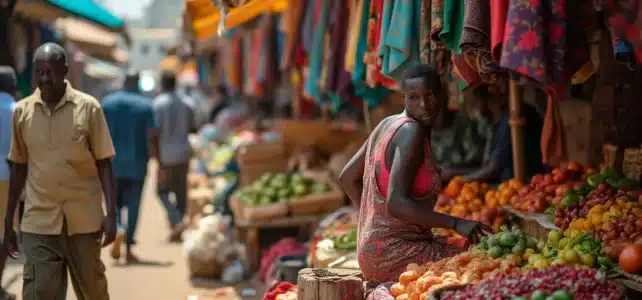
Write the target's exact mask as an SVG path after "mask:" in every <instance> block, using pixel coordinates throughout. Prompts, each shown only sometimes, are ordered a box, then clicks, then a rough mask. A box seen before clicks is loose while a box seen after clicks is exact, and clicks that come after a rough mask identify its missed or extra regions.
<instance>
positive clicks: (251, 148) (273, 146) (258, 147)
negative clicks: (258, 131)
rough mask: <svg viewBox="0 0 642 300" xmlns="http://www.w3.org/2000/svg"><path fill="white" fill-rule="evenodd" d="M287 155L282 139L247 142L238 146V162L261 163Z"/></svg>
mask: <svg viewBox="0 0 642 300" xmlns="http://www.w3.org/2000/svg"><path fill="white" fill-rule="evenodd" d="M285 157H287V151H286V149H285V145H284V144H283V142H282V141H276V142H262V143H256V144H248V145H244V146H241V147H240V148H239V153H238V160H239V164H254V163H263V162H266V161H270V160H274V159H283V158H285Z"/></svg>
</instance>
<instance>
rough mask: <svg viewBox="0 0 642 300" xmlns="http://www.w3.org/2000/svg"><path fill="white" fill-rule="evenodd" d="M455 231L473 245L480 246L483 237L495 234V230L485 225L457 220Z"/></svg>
mask: <svg viewBox="0 0 642 300" xmlns="http://www.w3.org/2000/svg"><path fill="white" fill-rule="evenodd" d="M455 231H457V233H459V234H461V235H462V236H464V237H465V238H467V239H468V241H470V243H471V244H478V243H479V240H480V239H481V238H482V237H483V236H485V235H487V234H489V233H495V231H494V230H493V228H491V227H490V226H488V225H486V224H484V223H481V222H477V221H471V220H466V219H457V223H456V224H455Z"/></svg>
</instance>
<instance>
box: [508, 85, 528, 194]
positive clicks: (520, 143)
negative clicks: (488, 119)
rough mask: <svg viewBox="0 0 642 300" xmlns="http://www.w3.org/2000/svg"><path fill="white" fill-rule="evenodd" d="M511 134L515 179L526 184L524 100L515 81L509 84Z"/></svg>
mask: <svg viewBox="0 0 642 300" xmlns="http://www.w3.org/2000/svg"><path fill="white" fill-rule="evenodd" d="M508 89H509V97H510V98H509V109H510V121H509V122H510V133H511V140H512V143H513V145H512V146H513V170H514V176H515V178H517V179H519V180H520V181H522V182H524V180H525V179H526V170H525V168H524V167H525V163H526V162H525V161H524V159H525V158H524V130H523V129H524V123H525V121H524V116H523V114H522V99H520V93H519V91H520V90H519V86H518V85H517V83H516V82H515V81H514V80H510V82H509V86H508Z"/></svg>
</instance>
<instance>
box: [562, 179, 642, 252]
mask: <svg viewBox="0 0 642 300" xmlns="http://www.w3.org/2000/svg"><path fill="white" fill-rule="evenodd" d="M635 189H636V183H635V182H632V181H630V180H628V179H623V178H621V177H620V176H618V175H615V174H613V173H611V172H605V173H600V174H594V175H591V176H589V177H588V178H587V180H586V182H585V183H584V184H582V186H581V187H580V188H578V189H576V190H569V191H567V192H566V197H565V199H564V201H563V202H562V203H560V204H559V205H558V206H557V207H556V209H555V225H556V226H558V227H560V228H562V229H564V230H565V229H567V228H570V229H571V230H575V231H591V232H594V233H595V235H596V236H597V237H598V238H600V239H602V240H604V241H606V242H607V243H610V242H613V241H618V240H628V239H631V237H632V236H633V235H634V234H635V233H637V232H639V231H640V230H639V229H640V225H641V224H640V222H639V219H640V217H641V216H642V205H641V203H640V199H639V198H638V191H637V190H635Z"/></svg>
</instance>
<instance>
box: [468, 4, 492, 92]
mask: <svg viewBox="0 0 642 300" xmlns="http://www.w3.org/2000/svg"><path fill="white" fill-rule="evenodd" d="M490 26H491V20H490V6H489V1H488V0H466V12H465V18H464V25H463V30H462V33H461V41H460V45H459V46H460V48H461V50H462V53H463V55H464V58H465V59H466V61H467V62H468V64H469V65H470V66H471V67H472V68H473V69H475V70H477V72H479V75H480V77H481V79H482V81H483V82H485V83H488V84H493V83H495V82H496V81H497V78H498V77H499V75H500V73H502V70H501V69H500V68H499V65H498V64H497V63H496V62H495V61H494V60H493V58H492V56H491V55H490V32H491V31H490Z"/></svg>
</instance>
